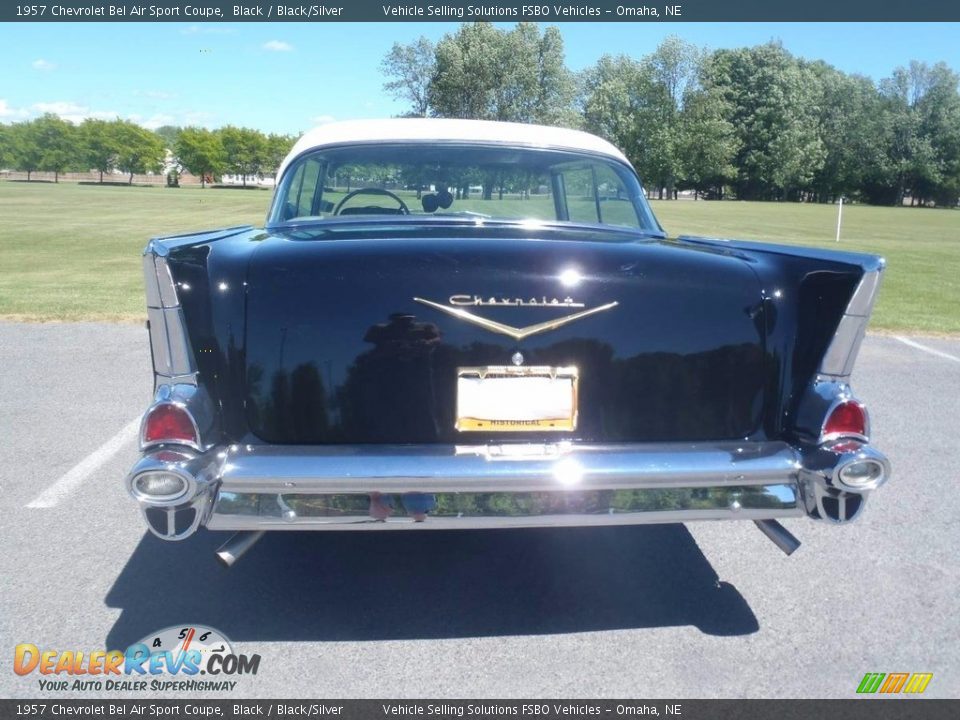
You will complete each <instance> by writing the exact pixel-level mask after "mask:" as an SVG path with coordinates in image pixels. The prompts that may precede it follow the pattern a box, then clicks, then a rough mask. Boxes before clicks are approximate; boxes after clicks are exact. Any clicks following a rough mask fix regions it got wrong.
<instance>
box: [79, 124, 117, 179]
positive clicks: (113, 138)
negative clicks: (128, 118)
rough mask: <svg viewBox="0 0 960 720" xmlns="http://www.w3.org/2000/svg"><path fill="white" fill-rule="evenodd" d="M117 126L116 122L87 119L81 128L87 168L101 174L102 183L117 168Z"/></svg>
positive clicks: (80, 133)
mask: <svg viewBox="0 0 960 720" xmlns="http://www.w3.org/2000/svg"><path fill="white" fill-rule="evenodd" d="M115 126H116V123H115V122H109V121H107V120H95V119H92V118H87V119H86V120H84V121H83V124H81V125H80V128H79V139H80V146H81V148H82V154H83V160H84V162H85V163H86V165H87V167H90V168H93V169H94V170H97V171H98V172H99V173H100V182H101V183H102V182H103V174H104V173H108V172H112V171H113V169H114V168H116V167H117V156H118V154H119V153H118V146H117V133H116V127H115Z"/></svg>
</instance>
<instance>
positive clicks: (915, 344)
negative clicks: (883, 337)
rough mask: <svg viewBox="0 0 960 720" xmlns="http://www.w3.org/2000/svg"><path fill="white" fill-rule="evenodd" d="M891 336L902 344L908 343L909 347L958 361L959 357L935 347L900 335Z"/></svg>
mask: <svg viewBox="0 0 960 720" xmlns="http://www.w3.org/2000/svg"><path fill="white" fill-rule="evenodd" d="M893 338H894V340H899V341H900V342H902V343H903V344H904V345H909V346H910V347H912V348H916V349H917V350H923V352H925V353H930V354H931V355H936V356H937V357H942V358H944V359H946V360H953V361H954V362H960V357H957V356H956V355H951V354H950V353H945V352H942V351H940V350H937V349H935V348H932V347H927V346H926V345H921V344H920V343H918V342H915V341H913V340H910V339H909V338H905V337H901V336H900V335H894V336H893Z"/></svg>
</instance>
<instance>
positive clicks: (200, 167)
mask: <svg viewBox="0 0 960 720" xmlns="http://www.w3.org/2000/svg"><path fill="white" fill-rule="evenodd" d="M174 147H175V150H174V153H175V154H176V156H177V160H178V162H179V163H180V164H181V165H182V166H183V167H185V168H186V169H187V170H189V171H190V172H191V173H193V174H194V175H197V176H199V177H200V186H201V187H206V183H207V177H208V176H210V177H215V176H217V175H220V174H221V173H222V172H223V167H224V164H225V153H224V149H223V142H222V141H221V138H220V134H219V133H215V132H212V131H211V130H206V129H204V128H196V127H186V128H183V129H182V130H180V132H179V133H178V134H177V142H176V145H175V146H174Z"/></svg>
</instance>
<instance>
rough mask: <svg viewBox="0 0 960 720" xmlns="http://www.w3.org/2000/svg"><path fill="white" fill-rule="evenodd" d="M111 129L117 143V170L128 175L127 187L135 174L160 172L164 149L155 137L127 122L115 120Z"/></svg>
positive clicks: (131, 182) (144, 129)
mask: <svg viewBox="0 0 960 720" xmlns="http://www.w3.org/2000/svg"><path fill="white" fill-rule="evenodd" d="M112 128H113V132H114V138H115V141H116V143H117V169H119V170H122V171H123V172H125V173H127V174H128V175H129V179H128V180H127V183H128V184H129V185H132V184H133V176H134V174H136V173H146V172H157V171H159V170H160V168H161V167H162V166H163V159H164V154H165V148H164V147H163V142H162V141H161V140H160V138H159V137H157V135H155V134H154V133H152V132H150V131H149V130H147V129H146V128H143V127H140V126H139V125H137V124H136V123H132V122H130V121H129V120H117V121H115V122H114V123H112Z"/></svg>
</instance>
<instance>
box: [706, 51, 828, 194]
mask: <svg viewBox="0 0 960 720" xmlns="http://www.w3.org/2000/svg"><path fill="white" fill-rule="evenodd" d="M706 68H707V81H708V82H709V84H710V85H711V87H714V88H716V89H717V90H718V91H719V92H720V93H721V95H722V96H723V98H724V100H725V101H726V102H727V103H728V104H729V106H730V108H731V116H730V118H728V119H729V120H730V121H731V123H732V124H733V126H734V128H735V130H736V135H737V140H738V145H739V149H738V151H737V157H736V159H735V164H736V166H737V179H736V182H735V186H736V190H737V197H739V198H741V199H774V198H775V199H787V198H796V197H797V196H798V192H799V191H800V190H804V189H808V188H810V187H811V186H812V184H813V180H814V177H815V175H816V173H817V172H818V171H819V169H820V167H821V165H822V164H823V161H824V154H825V153H824V147H823V143H822V141H821V139H820V134H819V114H820V105H819V103H820V102H821V100H822V96H821V92H820V86H819V84H818V82H817V77H816V74H815V73H814V72H813V71H812V70H811V69H810V67H809V65H804V64H802V63H800V62H799V61H797V60H796V58H794V57H793V56H792V55H790V53H788V52H787V51H786V50H784V49H783V47H782V46H781V45H780V44H779V43H767V44H766V45H759V46H757V47H752V48H741V49H737V50H718V51H716V52H714V53H713V55H712V56H711V58H710V61H709V62H708V63H707V64H706Z"/></svg>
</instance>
